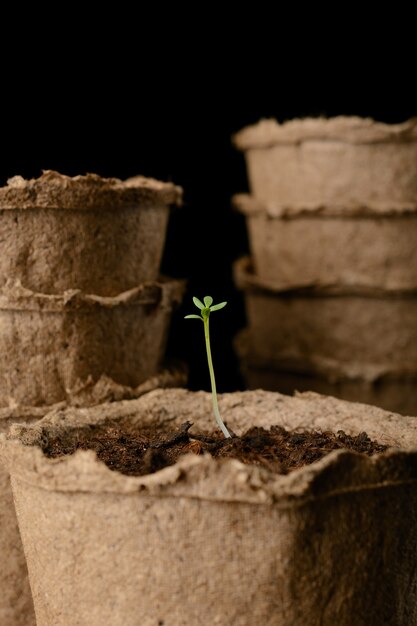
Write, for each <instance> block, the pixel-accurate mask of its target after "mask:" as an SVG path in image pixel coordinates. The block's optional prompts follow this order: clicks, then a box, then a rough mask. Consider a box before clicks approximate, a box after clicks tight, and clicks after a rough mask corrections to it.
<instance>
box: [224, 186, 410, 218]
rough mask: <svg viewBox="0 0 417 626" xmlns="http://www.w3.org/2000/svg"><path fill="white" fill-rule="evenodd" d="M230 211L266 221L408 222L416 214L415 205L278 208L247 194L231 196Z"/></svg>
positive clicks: (369, 203) (311, 205) (309, 204)
mask: <svg viewBox="0 0 417 626" xmlns="http://www.w3.org/2000/svg"><path fill="white" fill-rule="evenodd" d="M232 207H233V209H235V210H236V211H238V212H239V213H242V214H243V215H245V216H247V217H253V216H264V217H266V218H268V219H280V220H296V219H303V218H304V219H306V218H311V219H312V220H313V219H317V220H318V219H322V220H323V219H332V220H333V219H339V220H343V219H350V220H352V219H355V220H360V219H362V220H370V219H374V220H375V219H378V218H384V219H389V218H410V217H415V216H416V214H417V202H415V203H413V202H411V203H409V202H387V203H383V202H377V203H375V204H372V202H368V201H367V203H366V204H360V203H359V202H358V203H356V204H352V203H350V204H349V205H346V203H343V204H341V205H336V204H332V205H327V204H325V203H324V204H322V203H321V204H320V203H319V204H317V203H308V202H303V203H300V204H299V205H287V204H285V205H284V204H283V205H280V204H279V203H277V202H273V203H272V202H264V201H262V200H259V199H258V198H256V197H255V196H253V195H251V194H249V193H237V194H235V195H234V196H232Z"/></svg>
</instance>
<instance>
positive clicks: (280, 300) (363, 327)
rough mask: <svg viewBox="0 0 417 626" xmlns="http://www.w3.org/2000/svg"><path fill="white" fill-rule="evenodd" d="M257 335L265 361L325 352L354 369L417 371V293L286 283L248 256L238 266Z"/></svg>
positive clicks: (331, 362) (329, 360)
mask: <svg viewBox="0 0 417 626" xmlns="http://www.w3.org/2000/svg"><path fill="white" fill-rule="evenodd" d="M234 271H235V281H236V284H237V286H238V287H239V288H241V289H243V290H244V294H245V303H246V311H247V316H248V320H249V326H250V331H251V338H252V343H253V345H254V346H256V354H257V355H258V356H259V357H261V358H262V359H264V360H265V361H273V360H274V359H288V358H291V359H301V360H303V359H310V360H311V359H312V358H315V359H316V360H320V362H321V363H322V364H325V366H326V367H328V368H331V367H333V366H334V367H336V368H337V367H339V366H343V367H344V368H345V371H346V373H347V374H348V375H349V376H350V377H354V376H356V375H358V376H366V378H367V379H368V380H374V379H376V378H377V377H379V376H382V375H385V374H389V373H391V372H393V373H394V374H395V375H405V374H406V375H415V374H416V373H417V295H416V293H414V292H389V293H387V292H385V291H383V290H368V289H362V290H361V289H359V288H355V289H354V288H340V289H338V288H336V287H335V288H315V287H312V288H310V289H304V290H303V289H288V290H278V289H275V288H274V287H273V286H272V285H269V284H267V283H265V282H263V281H260V280H259V279H258V278H257V277H256V276H255V275H254V274H253V273H252V272H251V267H250V262H249V260H248V259H247V258H244V259H241V260H239V261H238V262H237V263H236V264H235V267H234Z"/></svg>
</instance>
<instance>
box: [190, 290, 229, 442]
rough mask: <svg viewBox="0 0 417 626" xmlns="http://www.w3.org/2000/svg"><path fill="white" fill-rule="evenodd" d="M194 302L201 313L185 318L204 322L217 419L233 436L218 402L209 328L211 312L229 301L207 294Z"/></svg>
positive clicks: (227, 433)
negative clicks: (222, 415) (225, 423)
mask: <svg viewBox="0 0 417 626" xmlns="http://www.w3.org/2000/svg"><path fill="white" fill-rule="evenodd" d="M193 302H194V304H195V305H196V307H197V309H200V311H201V314H200V315H186V316H185V319H196V320H201V321H202V322H203V324H204V337H205V340H206V352H207V361H208V367H209V372H210V382H211V398H212V400H213V411H214V416H215V418H216V421H217V423H218V425H219V428H220V429H221V431H222V433H223V434H224V436H225V437H226V438H227V437H231V436H232V435H231V434H230V433H229V431H228V430H227V428H226V426H225V425H224V422H223V420H222V418H221V417H220V412H219V405H218V403H217V391H216V379H215V378H214V369H213V360H212V358H211V348H210V329H209V318H210V313H212V312H213V311H219V309H222V308H223V307H225V306H226V304H227V302H220V304H213V298H212V297H211V296H205V298H204V304H203V303H202V302H201V300H199V299H198V298H193Z"/></svg>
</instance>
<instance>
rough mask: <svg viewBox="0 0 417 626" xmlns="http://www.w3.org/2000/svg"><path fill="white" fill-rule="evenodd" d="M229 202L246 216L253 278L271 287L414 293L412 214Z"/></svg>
mask: <svg viewBox="0 0 417 626" xmlns="http://www.w3.org/2000/svg"><path fill="white" fill-rule="evenodd" d="M416 177H417V170H416ZM233 203H234V206H235V207H236V208H237V209H238V210H239V211H241V212H242V213H243V214H244V215H245V216H246V221H247V226H248V231H249V240H250V247H251V252H252V257H253V264H254V269H255V273H256V275H257V276H258V277H259V278H260V279H261V280H263V281H267V282H269V283H270V284H272V285H274V286H275V287H277V288H282V289H285V288H286V287H294V286H296V285H298V286H305V285H308V286H310V285H322V286H326V285H333V284H338V285H353V286H362V287H380V288H383V289H416V288H417V211H405V212H403V213H399V212H395V213H392V212H391V213H386V214H383V213H381V212H379V213H376V212H372V211H369V210H363V211H357V212H355V213H353V214H352V215H348V214H347V212H345V214H343V215H341V214H335V213H334V212H332V211H331V210H323V211H310V212H309V211H305V210H301V209H300V210H295V209H294V210H293V211H292V212H290V213H288V212H287V213H285V212H282V211H279V210H278V209H277V210H270V209H268V208H267V207H266V206H265V205H263V204H262V203H261V202H259V201H257V200H256V199H255V198H253V197H251V196H249V195H245V194H240V195H238V196H235V197H234V199H233Z"/></svg>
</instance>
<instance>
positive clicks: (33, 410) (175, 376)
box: [0, 366, 186, 626]
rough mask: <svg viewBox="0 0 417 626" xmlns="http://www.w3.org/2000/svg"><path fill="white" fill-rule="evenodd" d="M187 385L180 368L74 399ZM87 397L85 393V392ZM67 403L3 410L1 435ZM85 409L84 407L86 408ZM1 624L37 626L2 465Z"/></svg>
mask: <svg viewBox="0 0 417 626" xmlns="http://www.w3.org/2000/svg"><path fill="white" fill-rule="evenodd" d="M185 384H186V372H185V371H184V368H181V367H174V366H172V367H170V368H167V369H165V370H162V371H161V372H159V373H158V375H156V376H154V377H152V378H150V379H149V380H147V381H145V382H144V383H142V385H140V386H139V387H137V388H136V389H125V388H121V387H120V386H116V385H115V384H114V383H112V381H110V380H105V381H99V383H98V384H97V385H96V386H95V387H93V388H91V389H89V394H88V396H86V395H84V396H82V397H81V396H80V395H77V396H75V397H71V398H70V400H71V401H72V402H74V403H76V402H79V401H80V400H81V399H82V400H83V402H86V401H87V402H88V403H89V404H99V402H104V400H115V399H117V398H126V397H140V396H141V395H143V394H145V393H148V392H149V391H151V390H152V389H156V388H158V387H164V388H166V387H173V386H180V385H185ZM85 394H86V392H85ZM64 406H65V403H63V402H62V403H59V404H56V405H54V407H51V406H48V407H47V406H43V407H23V408H22V407H15V408H13V409H0V433H5V432H6V431H7V430H8V429H9V428H10V426H11V425H12V424H21V423H22V422H23V423H34V422H35V421H36V420H39V419H40V418H42V417H43V416H44V415H45V414H46V413H47V412H49V411H52V410H59V409H63V408H64ZM84 406H85V405H84ZM0 555H1V557H0V560H1V566H0V589H1V593H0V624H1V626H35V614H34V609H33V602H32V596H31V593H30V588H29V581H28V576H27V567H26V560H25V557H24V554H23V547H22V543H21V539H20V534H19V530H18V526H17V520H16V514H15V509H14V504H13V496H12V492H11V488H10V479H9V475H8V473H7V471H6V470H5V468H4V467H3V466H2V465H0Z"/></svg>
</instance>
